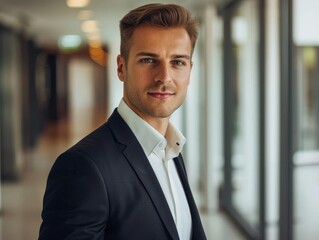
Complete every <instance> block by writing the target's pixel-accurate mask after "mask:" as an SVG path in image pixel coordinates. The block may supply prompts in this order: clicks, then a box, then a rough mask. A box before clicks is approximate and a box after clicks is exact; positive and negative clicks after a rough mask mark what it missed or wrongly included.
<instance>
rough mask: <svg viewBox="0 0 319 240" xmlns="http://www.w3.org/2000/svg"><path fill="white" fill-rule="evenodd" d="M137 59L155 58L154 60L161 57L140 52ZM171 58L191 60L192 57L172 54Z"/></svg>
mask: <svg viewBox="0 0 319 240" xmlns="http://www.w3.org/2000/svg"><path fill="white" fill-rule="evenodd" d="M136 56H137V57H153V58H158V57H159V55H158V54H156V53H152V52H139V53H137V54H136ZM171 58H173V59H174V58H175V59H176V58H185V59H191V57H190V56H189V55H187V54H172V55H171Z"/></svg>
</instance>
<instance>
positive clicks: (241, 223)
mask: <svg viewBox="0 0 319 240" xmlns="http://www.w3.org/2000/svg"><path fill="white" fill-rule="evenodd" d="M241 1H242V0H232V1H229V2H228V3H227V4H225V5H223V6H222V7H221V8H220V9H219V14H220V15H222V16H223V22H224V29H223V33H224V46H223V52H224V60H223V74H224V158H225V161H224V184H223V186H222V188H221V192H220V207H221V209H222V210H224V211H225V213H226V214H227V215H228V216H229V217H230V219H231V220H233V222H234V223H235V224H236V226H237V227H238V228H239V229H240V230H241V231H242V232H243V233H244V234H245V235H246V237H247V238H249V239H253V240H256V239H258V240H264V239H266V231H265V228H266V216H265V215H266V214H265V206H266V200H265V199H266V194H265V191H266V190H265V189H266V187H265V184H266V183H265V83H264V81H265V77H264V76H265V66H264V65H265V12H264V11H265V10H264V9H265V8H264V5H265V1H264V0H259V1H258V2H259V38H260V46H259V50H258V54H259V90H258V91H259V97H260V99H259V101H260V102H259V104H260V107H259V119H260V120H259V121H260V122H259V143H260V147H259V148H260V152H259V154H260V155H259V192H258V194H259V228H258V229H256V228H254V227H253V226H251V225H250V224H249V223H248V222H247V221H246V219H244V218H243V217H242V216H241V215H240V213H239V212H238V211H237V210H236V209H235V208H234V207H233V205H232V184H231V179H232V163H231V149H232V147H231V146H232V141H231V136H232V128H231V127H229V126H230V125H231V119H232V110H231V109H232V107H231V106H232V97H233V96H232V94H231V91H230V89H231V74H232V68H233V63H232V52H231V47H232V46H231V18H232V15H233V11H234V9H236V7H237V6H238V5H239V4H240V3H241Z"/></svg>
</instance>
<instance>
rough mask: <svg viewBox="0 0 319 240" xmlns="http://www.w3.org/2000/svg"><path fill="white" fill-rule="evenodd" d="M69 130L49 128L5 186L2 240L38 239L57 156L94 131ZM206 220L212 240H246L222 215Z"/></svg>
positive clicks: (0, 218)
mask: <svg viewBox="0 0 319 240" xmlns="http://www.w3.org/2000/svg"><path fill="white" fill-rule="evenodd" d="M92 128H93V127H92ZM67 129H69V128H68V127H67V125H66V124H63V123H61V124H59V125H51V126H49V127H48V128H47V129H46V130H45V132H44V134H43V136H42V137H41V138H40V139H39V142H38V145H37V147H36V148H35V149H34V150H33V151H32V152H30V153H29V154H28V156H27V161H26V162H27V164H26V166H25V171H24V174H23V176H22V177H21V179H20V180H19V181H17V182H10V183H8V182H7V183H6V182H4V183H2V207H3V212H2V214H1V216H0V222H1V225H0V226H1V229H0V233H1V234H0V239H1V240H35V239H37V237H38V231H39V226H40V223H41V218H40V213H41V208H42V198H43V193H44V189H45V182H46V178H47V175H48V172H49V169H50V167H51V165H52V163H53V161H54V160H55V158H56V157H57V154H59V153H61V152H62V151H63V150H65V149H66V148H67V147H68V146H70V145H71V144H72V143H74V142H75V141H76V140H77V139H79V137H81V136H82V135H85V134H86V133H88V132H89V131H91V129H87V130H83V129H82V130H81V132H73V133H70V132H68V131H67ZM202 220H203V224H204V228H205V231H206V234H207V238H208V239H209V240H215V239H216V240H244V238H243V237H241V236H240V234H239V233H238V231H237V230H236V229H235V228H234V227H233V226H232V225H231V224H230V222H229V221H228V219H227V218H226V217H225V216H223V215H222V214H220V213H218V212H215V213H210V214H202Z"/></svg>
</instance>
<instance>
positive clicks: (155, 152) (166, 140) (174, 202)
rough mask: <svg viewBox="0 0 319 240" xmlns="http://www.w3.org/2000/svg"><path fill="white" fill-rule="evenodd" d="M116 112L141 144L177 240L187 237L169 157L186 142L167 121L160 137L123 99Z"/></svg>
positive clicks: (186, 213) (188, 224) (186, 216)
mask: <svg viewBox="0 0 319 240" xmlns="http://www.w3.org/2000/svg"><path fill="white" fill-rule="evenodd" d="M117 111H118V113H119V114H120V115H121V117H122V118H123V119H124V121H125V122H126V123H127V125H128V126H129V127H130V128H131V130H132V132H133V133H134V135H135V136H136V138H137V140H138V141H139V143H140V144H141V146H142V148H143V150H144V153H145V155H146V156H147V158H148V160H149V162H150V164H151V166H152V168H153V170H154V172H155V174H156V177H157V179H158V181H159V183H160V185H161V188H162V190H163V193H164V195H165V198H166V200H167V203H168V206H169V208H170V211H171V213H172V216H173V219H174V221H175V224H176V228H177V232H178V234H179V238H180V240H190V239H191V233H192V218H191V214H190V210H189V206H188V202H187V199H186V196H185V192H184V189H183V187H182V184H181V181H180V178H179V176H178V173H177V171H176V167H175V163H174V160H173V158H175V157H177V156H178V155H179V153H180V152H181V150H182V147H183V145H184V144H185V142H186V139H185V137H184V136H183V135H182V133H181V132H180V131H178V129H176V128H175V127H174V126H173V125H172V124H171V123H169V125H168V128H167V131H166V134H165V137H164V136H162V135H161V134H160V133H159V132H158V131H157V130H156V129H155V128H153V127H152V126H151V125H150V124H148V123H147V122H146V121H144V120H143V119H142V118H140V117H139V116H138V115H137V114H136V113H135V112H134V111H132V110H131V109H130V108H129V107H128V106H127V104H126V103H125V102H124V100H123V99H122V100H121V102H120V104H119V107H118V109H117Z"/></svg>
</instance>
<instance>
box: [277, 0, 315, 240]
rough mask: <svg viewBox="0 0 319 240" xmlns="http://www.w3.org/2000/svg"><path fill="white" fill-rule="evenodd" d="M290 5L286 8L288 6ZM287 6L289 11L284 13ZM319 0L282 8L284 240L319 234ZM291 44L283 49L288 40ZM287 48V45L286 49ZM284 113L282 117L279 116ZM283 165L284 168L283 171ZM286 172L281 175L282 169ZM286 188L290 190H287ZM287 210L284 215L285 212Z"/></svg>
mask: <svg viewBox="0 0 319 240" xmlns="http://www.w3.org/2000/svg"><path fill="white" fill-rule="evenodd" d="M287 6H288V8H287ZM285 9H288V10H289V12H286V11H285ZM318 12H319V2H318V1H317V0H286V1H285V5H283V6H282V13H286V15H287V16H288V17H287V19H286V20H287V21H285V23H284V24H286V25H284V24H283V25H282V29H284V28H288V29H291V31H288V32H286V35H287V36H285V35H282V36H281V37H282V39H284V40H287V42H282V46H281V47H282V48H283V49H284V50H286V51H282V58H283V59H286V63H287V66H286V65H285V64H282V66H281V67H282V70H281V71H282V72H283V74H282V75H283V76H284V75H285V76H286V78H285V79H282V80H284V81H285V85H284V86H283V88H282V90H281V92H282V95H283V96H288V97H286V99H285V100H286V101H287V102H286V104H284V105H282V106H283V108H282V110H283V111H285V109H284V107H285V108H288V110H287V111H286V112H287V115H288V117H287V119H286V123H283V124H282V127H284V126H286V125H287V126H288V127H287V132H286V134H283V133H284V132H282V135H283V137H282V138H281V141H282V142H285V140H286V142H290V144H289V145H287V146H286V149H285V148H284V149H283V150H281V151H282V152H284V153H285V152H286V153H285V154H282V156H284V158H282V159H281V161H282V162H285V163H286V165H282V166H281V174H282V176H281V191H280V192H281V193H282V192H284V193H286V195H287V196H285V195H281V208H280V209H284V208H285V206H289V207H288V208H286V209H285V211H281V219H280V222H281V226H280V232H281V234H280V237H281V239H283V238H284V239H287V240H291V239H294V240H312V239H317V238H318V236H319V229H318V226H317V222H318V220H319V210H318V207H317V205H318V202H319V191H318V186H319V185H318V183H319V34H318V31H317V28H318V21H319V17H318ZM287 44H288V45H289V47H288V48H286V47H285V46H286V45H287ZM285 48H286V49H285ZM283 117H285V116H282V118H283ZM286 169H287V170H286ZM283 173H284V174H283ZM285 189H288V191H286V190H285ZM287 215H288V217H287Z"/></svg>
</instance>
